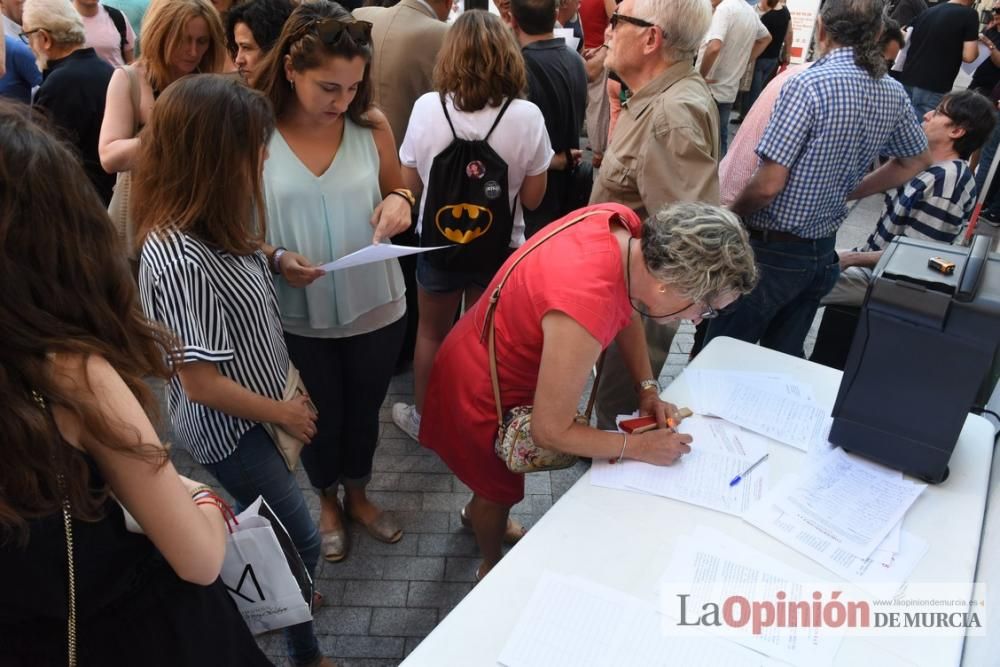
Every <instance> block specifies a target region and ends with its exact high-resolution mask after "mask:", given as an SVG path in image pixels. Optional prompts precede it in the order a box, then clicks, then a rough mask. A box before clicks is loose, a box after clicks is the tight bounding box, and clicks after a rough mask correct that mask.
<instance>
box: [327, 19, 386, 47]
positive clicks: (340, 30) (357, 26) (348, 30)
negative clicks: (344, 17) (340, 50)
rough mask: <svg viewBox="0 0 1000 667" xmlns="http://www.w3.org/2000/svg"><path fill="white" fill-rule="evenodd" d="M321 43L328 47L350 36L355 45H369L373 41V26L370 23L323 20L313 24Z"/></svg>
mask: <svg viewBox="0 0 1000 667" xmlns="http://www.w3.org/2000/svg"><path fill="white" fill-rule="evenodd" d="M313 25H314V27H315V29H316V35H317V36H318V37H319V39H320V41H321V42H323V43H324V44H327V45H333V44H336V43H337V42H339V41H340V40H341V39H342V38H343V37H344V35H345V34H346V35H348V36H349V37H350V38H351V39H352V40H353V41H354V43H355V44H359V45H368V44H371V41H372V24H371V23H369V22H368V21H341V20H340V19H321V20H319V21H317V22H316V23H315V24H313Z"/></svg>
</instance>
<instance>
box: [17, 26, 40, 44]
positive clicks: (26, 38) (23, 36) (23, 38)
mask: <svg viewBox="0 0 1000 667" xmlns="http://www.w3.org/2000/svg"><path fill="white" fill-rule="evenodd" d="M42 30H45V28H35V29H34V30H28V31H27V32H22V33H18V35H17V36H18V37H20V38H21V41H22V42H24V43H25V44H31V39H30V37H31V36H32V35H34V34H35V33H36V32H41V31H42Z"/></svg>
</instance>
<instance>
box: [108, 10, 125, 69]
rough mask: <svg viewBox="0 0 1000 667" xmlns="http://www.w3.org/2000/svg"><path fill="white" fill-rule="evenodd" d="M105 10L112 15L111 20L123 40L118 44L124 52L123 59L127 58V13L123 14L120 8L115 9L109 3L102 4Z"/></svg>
mask: <svg viewBox="0 0 1000 667" xmlns="http://www.w3.org/2000/svg"><path fill="white" fill-rule="evenodd" d="M102 7H104V11H106V12H107V13H108V16H110V17H111V22H112V23H114V24H115V30H117V31H118V36H119V37H120V38H121V41H120V42H119V44H118V49H119V50H120V51H121V52H122V60H123V61H124V60H125V48H126V47H127V46H128V31H127V30H126V29H125V15H124V14H122V12H121V10H120V9H115V8H114V7H108V6H107V5H102Z"/></svg>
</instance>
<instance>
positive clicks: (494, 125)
mask: <svg viewBox="0 0 1000 667" xmlns="http://www.w3.org/2000/svg"><path fill="white" fill-rule="evenodd" d="M513 101H514V98H513V97H508V98H507V101H506V102H504V103H503V106H502V107H500V113H498V114H497V117H496V119H495V120H494V121H493V126H492V127H490V131H489V132H487V133H486V136H485V137H483V141H489V140H490V135H491V134H493V130H495V129H497V125H499V124H500V119H501V118H503V114H504V112H505V111H507V107H509V106H510V103H511V102H513Z"/></svg>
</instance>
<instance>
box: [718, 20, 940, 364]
mask: <svg viewBox="0 0 1000 667" xmlns="http://www.w3.org/2000/svg"><path fill="white" fill-rule="evenodd" d="M884 7H885V3H884V0H827V2H826V3H825V5H824V6H823V9H822V11H821V15H820V19H819V21H818V33H817V39H818V43H819V45H820V49H821V51H822V52H823V54H824V55H823V56H822V57H821V58H820V59H819V60H818V61H816V63H815V64H813V65H812V67H810V68H809V69H807V70H805V71H804V72H802V73H801V74H798V75H796V76H794V77H792V78H791V79H789V80H788V82H786V83H785V86H784V88H783V89H782V91H781V96H780V97H779V98H778V102H777V105H776V106H775V109H774V113H773V114H772V116H771V121H770V123H769V124H768V126H767V129H766V130H765V131H764V136H763V137H762V138H761V140H760V144H759V145H758V146H757V155H758V156H759V157H760V165H759V166H758V168H757V171H756V172H755V173H754V176H753V178H751V180H750V182H749V183H748V184H747V186H746V187H745V188H744V190H743V192H742V193H740V195H739V196H738V197H737V198H736V201H734V202H733V205H732V210H733V211H734V212H736V213H737V214H739V215H741V216H743V220H744V223H745V224H746V226H747V229H748V231H749V233H750V238H751V242H752V245H753V247H754V252H755V253H756V256H757V262H758V264H759V265H760V268H761V277H760V282H759V284H758V285H757V287H756V288H755V289H754V291H753V292H752V293H750V294H749V295H747V296H746V297H744V298H743V299H741V300H740V301H739V302H737V304H736V306H735V308H734V310H733V311H732V312H729V313H724V314H722V315H721V316H720V317H719V318H718V319H715V320H712V321H711V322H710V323H709V326H708V330H707V332H706V338H705V340H706V342H708V341H709V340H711V339H712V338H714V337H715V336H732V337H734V338H739V339H742V340H745V341H749V342H756V341H760V342H761V344H762V345H764V346H766V347H770V348H772V349H775V350H778V351H780V352H785V353H787V354H792V355H796V356H800V357H801V356H803V349H802V345H803V342H804V341H805V337H806V334H807V333H808V331H809V327H810V325H811V324H812V321H813V318H814V317H815V315H816V310H817V308H818V307H819V303H820V299H822V298H823V296H825V295H826V293H827V292H829V291H830V290H831V289H832V288H833V286H834V284H835V283H836V281H837V275H838V274H839V272H840V268H839V265H838V258H837V253H836V251H835V249H834V246H835V240H836V234H837V229H838V228H839V227H840V225H841V223H842V222H843V221H844V219H845V218H846V217H847V205H846V203H847V200H848V199H855V198H860V197H865V196H867V195H869V194H873V193H875V192H881V191H884V190H888V189H890V188H894V187H896V186H899V185H902V184H903V183H905V182H907V181H909V180H910V178H912V177H913V176H914V175H915V174H917V173H918V172H919V171H921V170H923V169H924V168H926V167H927V166H929V165H930V164H931V157H930V154H929V153H928V151H927V139H926V137H925V136H924V133H923V130H922V129H921V127H920V122H919V121H918V120H917V117H916V114H915V113H914V111H913V107H912V105H911V104H910V101H909V99H908V98H907V96H906V92H905V91H904V90H903V87H902V86H901V85H900V84H899V83H898V82H897V81H895V80H893V79H892V78H890V77H888V76H885V60H884V59H883V58H882V55H881V53H880V50H879V48H878V45H877V42H878V36H879V33H880V32H881V30H882V13H883V10H884ZM877 155H888V156H890V157H891V159H890V160H889V161H888V162H887V163H886V164H884V165H883V166H882V167H880V168H879V169H877V170H876V171H874V172H872V173H870V174H868V175H867V176H865V173H866V171H867V170H868V168H869V167H870V166H871V165H872V164H873V162H874V160H875V157H876V156H877Z"/></svg>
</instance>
